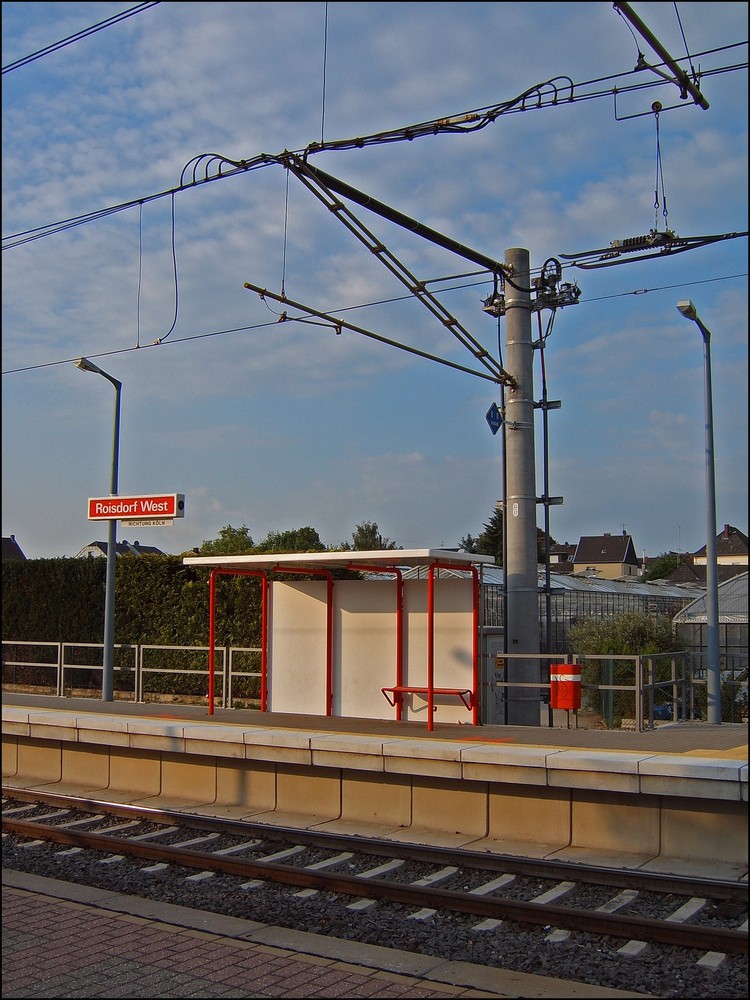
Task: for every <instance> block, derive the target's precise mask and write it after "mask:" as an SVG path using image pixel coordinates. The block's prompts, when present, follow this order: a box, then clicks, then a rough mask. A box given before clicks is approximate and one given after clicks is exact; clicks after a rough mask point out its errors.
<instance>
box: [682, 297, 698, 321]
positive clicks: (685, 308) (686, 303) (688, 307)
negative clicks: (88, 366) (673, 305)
mask: <svg viewBox="0 0 750 1000" xmlns="http://www.w3.org/2000/svg"><path fill="white" fill-rule="evenodd" d="M677 311H678V312H679V313H682V315H683V316H684V317H685V319H693V320H694V319H698V313H697V312H696V310H695V306H694V305H693V303H692V302H691V301H690V299H682V301H680V302H678V303H677Z"/></svg>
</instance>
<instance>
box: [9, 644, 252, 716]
mask: <svg viewBox="0 0 750 1000" xmlns="http://www.w3.org/2000/svg"><path fill="white" fill-rule="evenodd" d="M2 647H3V661H2V666H3V675H2V679H3V687H4V688H5V687H7V686H9V685H12V686H15V687H17V686H23V687H33V688H37V689H39V690H38V693H40V694H50V695H56V696H57V697H64V696H65V695H67V694H70V693H71V691H73V690H75V691H76V693H77V694H81V695H82V696H84V697H86V696H89V697H99V695H100V691H101V674H102V671H103V669H104V666H103V650H104V646H103V643H97V642H33V641H20V640H6V639H3V642H2ZM89 650H95V651H96V653H94V654H93V655H92V654H89V653H88V652H87V651H89ZM215 652H216V655H217V670H216V683H217V688H218V692H219V693H218V696H217V701H219V703H220V705H221V707H222V708H226V707H227V706H228V705H229V706H234V701H235V700H236V701H242V702H247V701H254V700H257V696H256V695H255V694H254V692H253V688H254V687H259V685H260V676H261V674H260V667H258V669H257V670H249V669H247V664H246V663H245V662H244V661H246V660H247V658H248V656H249V657H250V658H251V660H252V659H253V658H255V659H258V658H259V657H260V647H254V646H232V647H230V646H224V647H217V648H216V650H215ZM207 656H208V646H160V645H150V644H136V645H130V644H127V643H119V644H115V663H114V690H115V695H116V696H119V697H125V698H127V699H129V700H133V701H135V702H141V703H143V702H146V701H148V700H149V696H151V697H154V696H157V697H158V695H160V694H166V695H171V696H173V697H174V696H179V694H185V695H186V696H188V697H191V696H192V697H204V695H205V692H206V690H207V688H208V664H207ZM90 674H98V675H99V677H98V680H97V683H96V684H91V683H85V681H86V678H87V675H90ZM165 675H170V676H172V677H173V678H175V683H173V684H172V685H171V690H170V691H167V692H165V691H155V690H153V688H154V687H159V686H161V687H164V686H165V685H153V684H152V685H149V678H151V677H157V676H165ZM253 678H257V684H256V683H254V681H253V680H252V679H253ZM247 679H250V682H249V683H247ZM243 680H245V681H246V683H245V684H244V687H246V688H249V693H247V694H245V693H238V691H237V689H238V687H242V686H243V685H242V682H243ZM82 681H83V683H82ZM150 688H151V689H150ZM178 689H182V690H178Z"/></svg>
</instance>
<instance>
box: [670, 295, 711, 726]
mask: <svg viewBox="0 0 750 1000" xmlns="http://www.w3.org/2000/svg"><path fill="white" fill-rule="evenodd" d="M677 310H678V312H679V313H680V314H681V315H683V316H684V317H685V319H689V320H692V322H693V323H695V325H696V326H697V327H698V329H699V330H700V332H701V336H702V337H703V390H704V392H703V394H704V400H705V408H706V532H707V536H706V652H707V660H706V692H707V695H708V721H709V722H710V723H714V724H718V723H720V722H721V654H720V651H719V581H718V571H717V560H716V476H715V467H714V417H713V397H712V392H711V331H710V330H708V329H707V328H706V327H705V326H704V325H703V323H702V322H701V321H700V318H699V317H698V313H697V312H696V309H695V306H694V305H693V303H692V302H691V301H690V300H689V299H686V300H683V301H681V302H678V303H677Z"/></svg>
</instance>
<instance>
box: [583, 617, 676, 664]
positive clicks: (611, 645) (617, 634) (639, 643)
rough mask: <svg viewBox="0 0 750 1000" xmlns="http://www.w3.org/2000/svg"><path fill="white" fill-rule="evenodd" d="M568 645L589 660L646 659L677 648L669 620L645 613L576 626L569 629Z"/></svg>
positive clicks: (595, 620)
mask: <svg viewBox="0 0 750 1000" xmlns="http://www.w3.org/2000/svg"><path fill="white" fill-rule="evenodd" d="M570 644H571V648H572V649H574V650H575V652H576V653H581V654H584V655H589V656H606V655H608V654H610V653H611V654H614V655H619V656H648V655H652V654H654V653H666V652H674V651H675V650H676V649H678V648H679V644H678V642H677V637H676V634H675V631H674V627H673V625H672V620H671V618H669V617H667V616H666V615H649V614H646V612H645V611H631V612H627V613H626V614H622V615H614V616H612V617H611V618H589V619H587V620H586V621H581V622H577V623H576V624H574V625H571V626H570Z"/></svg>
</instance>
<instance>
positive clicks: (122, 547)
mask: <svg viewBox="0 0 750 1000" xmlns="http://www.w3.org/2000/svg"><path fill="white" fill-rule="evenodd" d="M108 547H109V546H108V543H107V542H99V541H94V542H89V544H88V545H84V547H83V548H82V549H81V550H80V552H77V553H76V555H75V558H76V559H82V558H84V557H85V556H92V555H94V550H96V549H98V550H99V552H101V554H102V555H103V556H106V554H107V549H108ZM115 551H116V552H117V555H118V556H148V555H154V556H163V555H165V553H164V552H162V550H161V549H157V548H155V546H153V545H141V543H140V542H137V541H136V542H129V541H128V540H127V539H125V538H123V540H122V541H121V542H117V543H116V550H115Z"/></svg>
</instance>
